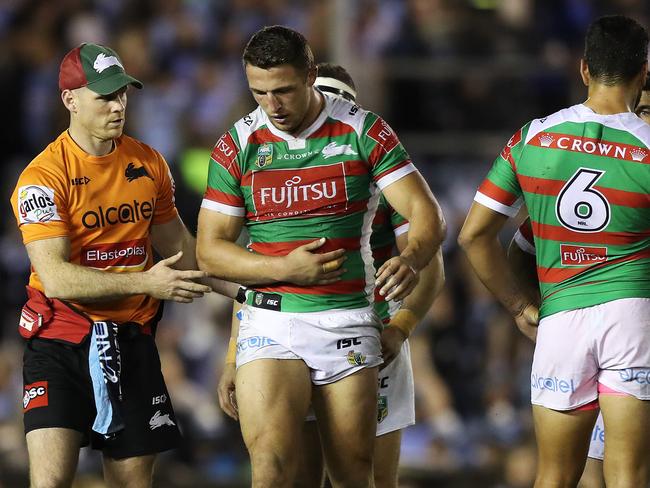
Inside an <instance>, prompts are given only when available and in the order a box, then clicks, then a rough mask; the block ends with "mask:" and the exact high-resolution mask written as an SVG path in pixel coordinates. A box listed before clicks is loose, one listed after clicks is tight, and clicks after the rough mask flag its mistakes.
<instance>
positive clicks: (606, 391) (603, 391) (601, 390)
mask: <svg viewBox="0 0 650 488" xmlns="http://www.w3.org/2000/svg"><path fill="white" fill-rule="evenodd" d="M598 394H599V395H616V396H627V393H623V392H621V391H617V390H614V389H613V388H610V387H609V386H607V385H603V384H602V383H601V382H598Z"/></svg>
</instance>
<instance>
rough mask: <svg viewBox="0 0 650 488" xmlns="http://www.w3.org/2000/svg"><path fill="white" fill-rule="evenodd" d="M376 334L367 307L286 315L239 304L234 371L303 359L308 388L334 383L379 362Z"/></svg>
mask: <svg viewBox="0 0 650 488" xmlns="http://www.w3.org/2000/svg"><path fill="white" fill-rule="evenodd" d="M380 331H381V322H380V320H379V318H378V316H377V314H376V313H375V311H374V310H373V308H372V307H371V306H369V307H364V308H360V309H355V310H327V311H323V312H306V313H289V312H278V311H274V310H266V309H263V308H257V307H252V306H250V305H244V306H243V307H242V309H241V320H240V324H239V336H238V338H237V367H238V368H239V367H240V366H242V365H244V364H246V363H249V362H251V361H255V360H256V359H302V360H303V361H304V362H305V363H306V364H307V366H309V368H310V369H311V379H312V383H313V384H315V385H324V384H328V383H333V382H335V381H338V380H339V379H341V378H344V377H345V376H348V375H350V374H352V373H354V372H356V371H359V370H361V369H363V368H371V367H374V366H378V365H379V364H381V363H382V359H381V344H380V339H379V337H380Z"/></svg>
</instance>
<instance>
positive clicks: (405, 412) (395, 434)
mask: <svg viewBox="0 0 650 488" xmlns="http://www.w3.org/2000/svg"><path fill="white" fill-rule="evenodd" d="M317 69H318V77H317V78H316V81H315V83H314V86H315V87H316V88H317V89H318V90H320V91H321V92H323V93H324V94H326V95H333V96H338V97H342V98H344V99H346V100H349V101H351V102H355V101H356V96H357V92H356V87H355V85H354V81H353V79H352V77H351V76H350V74H349V73H348V72H347V71H346V70H345V68H343V67H342V66H338V65H334V64H330V63H319V64H318V65H317ZM408 226H409V223H408V221H406V220H405V219H404V218H403V217H402V216H401V215H399V214H398V213H397V212H395V211H394V210H393V209H392V208H391V207H390V206H389V205H388V204H387V203H386V200H385V198H384V197H383V196H382V197H380V201H379V204H378V208H377V213H376V214H375V217H374V219H373V225H372V235H371V236H370V247H371V250H372V253H373V259H374V266H375V269H378V268H379V267H381V265H382V264H383V263H384V262H385V261H386V260H387V259H388V258H389V257H390V256H391V255H392V254H393V250H394V249H395V248H397V250H402V249H404V248H405V247H406V244H407V241H408ZM443 284H444V269H443V261H442V250H441V249H439V250H438V252H437V253H436V254H435V256H434V257H433V259H432V260H431V262H430V263H429V264H428V265H427V266H426V267H425V268H424V269H423V270H422V271H421V273H420V280H419V282H418V284H417V285H416V287H415V289H414V290H413V291H412V292H411V294H410V295H409V296H408V297H406V298H405V299H404V301H403V302H401V303H399V302H394V301H386V300H385V299H384V297H382V296H381V295H380V294H379V293H375V296H374V307H375V310H376V311H377V314H378V315H379V318H380V319H381V320H382V322H383V323H384V324H385V328H384V330H383V332H382V335H381V341H382V355H383V359H384V364H383V365H382V368H380V372H379V379H378V388H379V396H378V405H377V411H376V412H374V411H373V412H368V414H369V415H377V438H376V440H375V450H374V455H373V460H374V463H373V472H374V480H375V486H376V487H377V488H392V487H397V486H398V466H399V457H400V447H401V437H402V436H401V431H402V429H403V428H405V427H407V426H409V425H412V424H414V423H415V396H414V384H413V372H412V368H411V353H410V348H409V343H408V337H409V335H410V334H411V332H412V331H413V330H414V329H415V326H416V325H417V323H418V322H419V321H420V320H422V318H423V317H424V315H425V314H426V313H427V311H428V310H429V308H430V307H431V304H432V303H433V301H434V299H435V297H436V296H437V295H438V293H439V292H440V290H441V289H442V286H443ZM238 331H239V320H238V319H237V317H236V316H234V317H233V324H232V330H231V340H230V344H229V354H228V355H227V357H226V361H225V364H224V368H223V373H222V376H221V379H220V382H219V390H218V393H219V402H220V405H221V407H222V409H223V410H224V412H226V413H227V414H228V415H229V416H231V417H232V418H233V419H235V420H237V418H238V417H237V402H236V394H235V377H236V371H235V362H236V359H235V358H236V344H237V335H238ZM315 420H316V417H315V416H314V415H313V412H312V413H310V414H309V415H308V421H307V422H305V423H304V426H303V440H302V444H301V447H300V448H299V449H296V452H297V453H298V456H299V458H300V462H299V466H298V475H297V479H296V485H297V486H301V487H304V488H308V487H314V488H320V487H321V486H322V484H323V481H324V479H323V478H324V474H325V473H324V463H323V453H322V449H321V445H320V437H319V435H318V429H317V425H316V422H315Z"/></svg>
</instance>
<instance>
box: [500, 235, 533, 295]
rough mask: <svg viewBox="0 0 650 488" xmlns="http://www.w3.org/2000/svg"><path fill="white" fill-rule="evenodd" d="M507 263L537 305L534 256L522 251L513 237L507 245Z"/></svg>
mask: <svg viewBox="0 0 650 488" xmlns="http://www.w3.org/2000/svg"><path fill="white" fill-rule="evenodd" d="M508 263H509V264H510V267H511V268H512V270H513V272H514V274H515V276H517V279H518V281H519V283H520V285H521V286H522V287H523V289H524V290H525V292H526V294H527V295H528V296H529V297H531V298H532V299H533V300H534V302H535V304H537V305H538V306H539V303H540V301H541V300H540V296H539V281H538V277H537V264H536V262H535V256H534V255H532V254H529V253H527V252H526V251H524V250H523V249H522V248H521V247H519V245H518V244H517V243H516V242H515V239H514V238H513V239H512V240H511V241H510V246H509V247H508Z"/></svg>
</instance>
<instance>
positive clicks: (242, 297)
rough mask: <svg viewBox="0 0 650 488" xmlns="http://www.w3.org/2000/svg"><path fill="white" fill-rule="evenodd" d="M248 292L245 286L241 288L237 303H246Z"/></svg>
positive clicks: (238, 292)
mask: <svg viewBox="0 0 650 488" xmlns="http://www.w3.org/2000/svg"><path fill="white" fill-rule="evenodd" d="M247 291H248V288H246V287H245V286H240V287H239V290H237V296H236V297H235V301H236V302H239V303H244V302H245V301H246V292H247Z"/></svg>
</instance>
